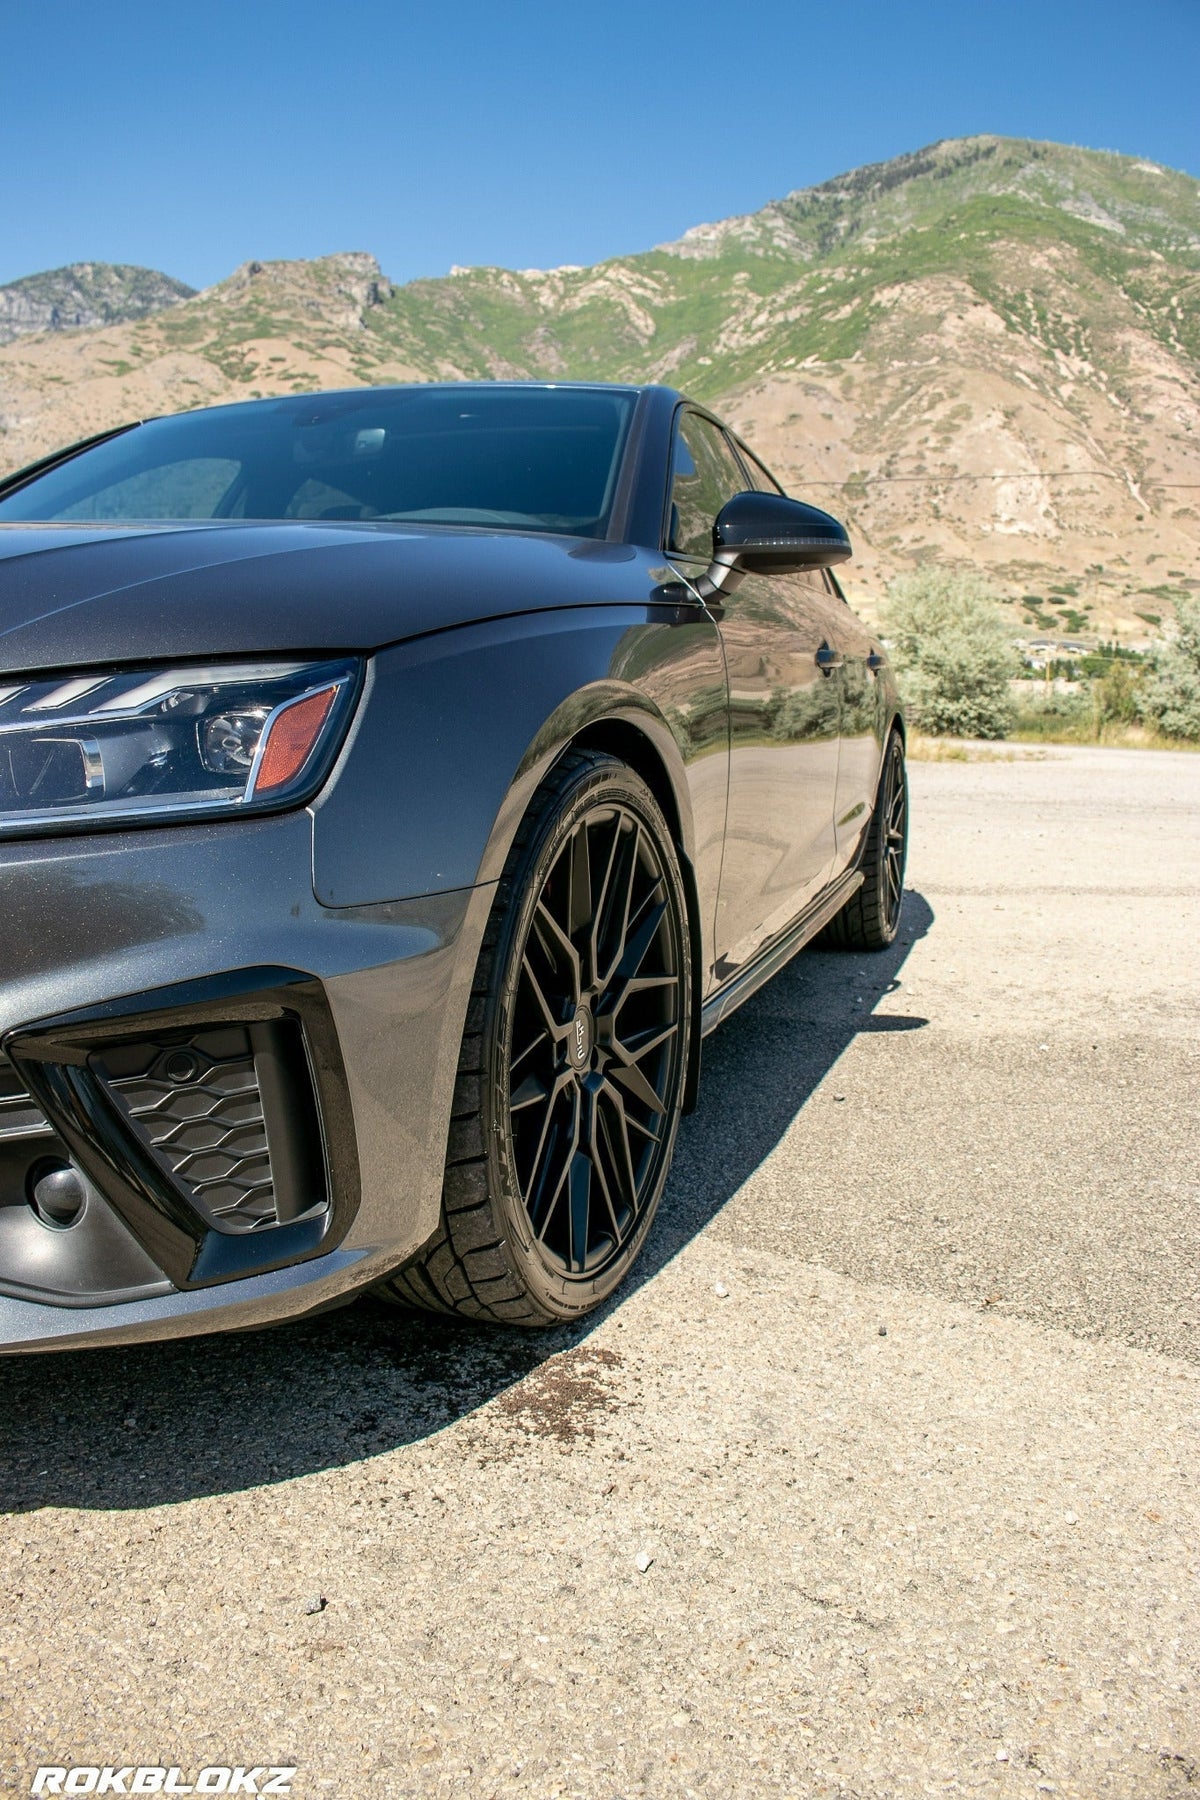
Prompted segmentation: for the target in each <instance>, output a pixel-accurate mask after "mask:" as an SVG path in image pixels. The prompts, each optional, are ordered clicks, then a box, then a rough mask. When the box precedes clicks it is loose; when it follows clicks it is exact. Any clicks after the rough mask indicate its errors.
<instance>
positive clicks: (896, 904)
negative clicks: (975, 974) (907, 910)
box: [880, 733, 908, 944]
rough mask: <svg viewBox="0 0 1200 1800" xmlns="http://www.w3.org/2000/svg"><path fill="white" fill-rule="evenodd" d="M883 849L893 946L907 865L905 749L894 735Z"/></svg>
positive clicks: (886, 923) (887, 926) (886, 916)
mask: <svg viewBox="0 0 1200 1800" xmlns="http://www.w3.org/2000/svg"><path fill="white" fill-rule="evenodd" d="M880 825H881V849H882V853H883V883H882V893H881V900H882V913H883V928H884V931H885V932H886V933H887V940H888V943H889V944H890V943H891V941H892V939H893V938H894V937H895V935H896V932H897V930H898V928H899V925H900V908H901V906H902V905H903V902H904V867H905V864H906V863H907V861H908V773H907V771H906V769H905V766H904V745H903V744H902V743H901V741H900V739H899V737H898V736H897V735H896V734H895V733H893V735H892V737H891V738H890V740H889V742H888V748H887V757H886V759H885V761H884V766H883V793H882V794H881V796H880Z"/></svg>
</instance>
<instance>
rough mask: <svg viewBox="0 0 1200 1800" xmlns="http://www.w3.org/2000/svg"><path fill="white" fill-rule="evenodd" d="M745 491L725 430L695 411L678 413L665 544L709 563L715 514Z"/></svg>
mask: <svg viewBox="0 0 1200 1800" xmlns="http://www.w3.org/2000/svg"><path fill="white" fill-rule="evenodd" d="M745 491H746V478H745V476H744V475H743V473H742V470H741V466H740V464H739V463H738V461H737V458H736V457H735V456H734V454H733V451H732V450H731V448H730V446H729V444H728V442H727V441H726V439H725V437H724V434H723V433H722V432H720V431H718V430H717V428H716V426H715V425H712V424H710V422H709V421H708V420H707V419H702V418H700V416H699V414H698V413H692V412H684V413H681V414H680V416H679V423H678V426H677V428H676V432H675V455H674V461H673V463H672V469H671V523H670V537H669V543H668V547H669V548H670V549H672V550H676V551H678V552H679V554H680V555H681V556H700V557H703V558H704V560H705V561H706V562H707V561H709V560H710V559H711V557H712V553H713V523H714V521H715V519H716V516H717V514H718V513H719V512H720V510H721V508H722V507H723V506H724V504H725V502H726V501H727V500H732V498H733V496H734V495H735V494H741V493H744V492H745Z"/></svg>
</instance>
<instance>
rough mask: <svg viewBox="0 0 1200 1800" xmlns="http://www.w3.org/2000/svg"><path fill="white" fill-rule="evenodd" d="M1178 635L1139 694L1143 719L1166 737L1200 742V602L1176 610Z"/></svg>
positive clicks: (1180, 605)
mask: <svg viewBox="0 0 1200 1800" xmlns="http://www.w3.org/2000/svg"><path fill="white" fill-rule="evenodd" d="M1175 624H1176V635H1175V637H1174V638H1173V639H1172V641H1171V642H1170V643H1169V644H1166V645H1165V646H1164V647H1163V648H1162V649H1161V650H1157V651H1155V653H1154V657H1153V660H1152V664H1151V668H1150V673H1149V674H1148V676H1147V677H1146V680H1145V681H1144V682H1143V684H1142V687H1141V691H1140V693H1139V694H1138V709H1139V711H1140V712H1141V715H1142V717H1143V719H1145V721H1146V723H1147V724H1149V725H1153V726H1154V727H1155V729H1156V730H1158V731H1161V732H1162V734H1163V736H1164V737H1177V738H1192V739H1197V738H1200V600H1180V601H1178V602H1177V603H1176V606H1175Z"/></svg>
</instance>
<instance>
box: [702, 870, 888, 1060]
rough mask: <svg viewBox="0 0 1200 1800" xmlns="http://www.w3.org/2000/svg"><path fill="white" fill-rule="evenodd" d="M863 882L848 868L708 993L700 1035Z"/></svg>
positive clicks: (808, 938)
mask: <svg viewBox="0 0 1200 1800" xmlns="http://www.w3.org/2000/svg"><path fill="white" fill-rule="evenodd" d="M862 884H863V875H862V871H861V870H860V869H847V870H846V872H845V874H844V875H841V876H839V878H838V880H837V881H835V882H834V884H833V886H832V887H829V888H826V890H825V892H824V893H823V894H820V895H818V897H817V898H816V900H814V901H813V903H812V905H811V906H810V907H808V908H807V910H806V911H805V912H802V913H801V914H800V917H799V918H798V919H795V920H793V922H792V923H791V924H790V925H789V926H788V927H787V928H786V929H785V930H784V931H782V932H780V934H779V936H778V937H777V938H773V939H772V940H771V942H770V943H769V944H767V945H765V946H764V948H763V949H762V950H760V951H759V953H758V955H757V956H756V957H755V958H754V960H753V962H749V963H747V964H746V966H745V968H742V969H739V970H738V972H737V974H736V975H733V976H731V977H730V979H729V980H728V981H727V982H726V983H725V985H724V987H719V988H718V989H717V991H716V993H715V994H710V995H709V997H708V999H707V1000H706V1001H705V1002H704V1005H703V1006H702V1007H701V1009H700V1035H701V1036H702V1037H707V1036H708V1034H709V1032H710V1031H715V1030H716V1028H717V1026H718V1025H719V1024H720V1023H721V1020H722V1019H727V1018H728V1017H729V1014H730V1013H731V1012H735V1011H736V1010H737V1008H738V1007H739V1006H740V1005H741V1004H742V1002H743V1000H748V999H749V998H750V996H751V994H754V993H757V992H758V990H759V988H760V987H761V986H762V985H763V983H764V981H770V979H771V977H772V975H776V974H778V972H779V970H780V969H782V967H783V965H784V963H786V962H790V961H791V959H792V957H793V956H795V955H796V953H797V951H800V950H803V948H804V946H805V944H807V943H809V942H810V941H811V940H812V939H813V938H815V937H816V935H817V933H818V931H820V930H822V928H823V927H824V926H826V925H828V923H829V921H830V919H832V918H833V915H834V914H835V913H837V912H840V911H841V909H842V907H843V906H845V904H846V902H847V900H849V898H850V896H851V894H853V893H855V892H857V890H858V889H859V888H860V887H861V886H862Z"/></svg>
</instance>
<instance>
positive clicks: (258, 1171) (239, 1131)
mask: <svg viewBox="0 0 1200 1800" xmlns="http://www.w3.org/2000/svg"><path fill="white" fill-rule="evenodd" d="M270 1031H272V1028H268V1026H266V1028H264V1026H221V1028H214V1030H207V1031H193V1033H189V1035H185V1037H184V1035H175V1033H169V1035H164V1037H158V1039H153V1040H142V1042H137V1044H121V1046H112V1048H108V1049H104V1051H103V1055H94V1058H92V1064H94V1067H95V1071H97V1075H99V1076H101V1080H103V1082H104V1085H106V1087H108V1091H110V1093H112V1094H113V1098H115V1100H117V1103H119V1105H121V1109H122V1111H124V1112H126V1114H128V1118H130V1121H131V1123H133V1127H135V1129H137V1132H139V1134H140V1136H142V1139H144V1141H146V1143H148V1145H149V1147H151V1148H153V1150H155V1152H157V1156H158V1157H160V1159H162V1163H166V1166H167V1170H169V1172H171V1175H173V1177H175V1181H176V1183H178V1186H182V1188H184V1192H185V1193H187V1195H189V1197H191V1199H193V1202H194V1206H196V1210H198V1211H200V1213H203V1215H205V1217H207V1219H209V1220H210V1222H212V1224H216V1226H219V1228H221V1229H225V1231H255V1229H261V1228H263V1226H273V1224H279V1220H281V1219H290V1217H297V1213H300V1211H306V1210H308V1208H309V1206H311V1204H315V1202H322V1201H324V1184H318V1188H317V1192H313V1184H311V1170H304V1172H300V1170H295V1168H293V1166H291V1165H293V1161H295V1157H293V1156H290V1154H288V1145H286V1143H284V1136H286V1134H288V1127H290V1120H288V1118H286V1116H281V1118H279V1120H272V1121H270V1130H268V1120H266V1116H264V1103H263V1098H264V1096H263V1085H264V1082H263V1076H264V1075H266V1076H268V1085H270V1073H272V1071H273V1067H275V1062H277V1048H275V1046H273V1044H272V1040H270ZM264 1060H266V1062H268V1064H270V1069H266V1071H264V1069H263V1062H264ZM302 1098H304V1096H302V1094H300V1103H302ZM309 1105H311V1102H309ZM272 1139H273V1143H272ZM272 1148H273V1150H275V1157H272ZM279 1161H282V1163H284V1165H288V1166H286V1170H282V1174H284V1175H288V1174H290V1175H291V1177H293V1183H295V1181H297V1179H299V1181H304V1174H308V1175H309V1181H308V1183H306V1186H308V1192H304V1193H286V1192H284V1193H282V1195H281V1193H279V1186H281V1181H279V1175H281V1170H279V1168H275V1166H273V1165H275V1163H279ZM284 1188H286V1181H284Z"/></svg>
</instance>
